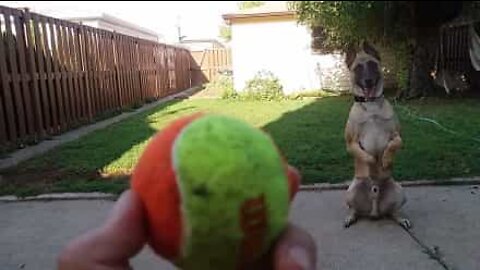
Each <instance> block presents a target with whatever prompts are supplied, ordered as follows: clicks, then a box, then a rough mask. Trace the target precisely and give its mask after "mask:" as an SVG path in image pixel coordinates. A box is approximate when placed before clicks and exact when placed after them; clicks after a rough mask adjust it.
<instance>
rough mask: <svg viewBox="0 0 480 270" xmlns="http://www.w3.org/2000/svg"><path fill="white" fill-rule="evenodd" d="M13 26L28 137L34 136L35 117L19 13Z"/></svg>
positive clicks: (23, 32) (16, 13)
mask: <svg viewBox="0 0 480 270" xmlns="http://www.w3.org/2000/svg"><path fill="white" fill-rule="evenodd" d="M13 18H14V24H15V32H16V38H17V42H16V45H17V55H18V66H19V68H20V80H21V86H22V94H23V100H24V104H23V106H24V108H25V117H26V121H27V122H26V127H27V134H29V135H30V136H32V135H35V124H34V122H35V120H34V118H35V116H34V115H33V108H32V97H31V93H30V89H29V86H28V73H27V63H26V59H25V56H26V51H27V48H26V44H25V31H24V28H23V18H22V14H21V12H20V11H16V12H14V17H13Z"/></svg>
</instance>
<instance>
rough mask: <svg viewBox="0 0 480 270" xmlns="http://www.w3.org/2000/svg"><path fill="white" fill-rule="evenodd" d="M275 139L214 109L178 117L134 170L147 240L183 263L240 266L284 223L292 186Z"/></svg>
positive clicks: (293, 178) (295, 181)
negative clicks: (146, 224)
mask: <svg viewBox="0 0 480 270" xmlns="http://www.w3.org/2000/svg"><path fill="white" fill-rule="evenodd" d="M299 183H300V180H299V176H298V174H297V173H295V172H293V171H292V170H291V169H289V166H288V164H287V163H286V162H285V161H284V159H283V158H282V155H281V153H280V152H279V150H278V148H277V147H276V145H275V143H274V142H273V140H272V139H271V138H270V137H269V136H268V135H267V134H266V133H265V132H263V131H261V130H260V129H257V128H255V127H252V126H250V125H249V124H246V123H244V122H243V121H240V120H237V119H234V118H230V117H226V116H221V115H214V114H194V115H190V116H186V117H182V118H179V119H177V120H175V121H174V122H172V123H171V124H170V125H168V126H167V127H166V128H165V129H163V130H162V131H161V132H159V133H158V134H156V135H155V137H154V138H153V139H152V140H151V141H150V142H149V144H148V145H147V147H146V149H145V151H144V152H143V154H142V156H141V158H140V160H139V161H138V164H137V165H136V168H135V170H134V173H133V176H132V189H133V190H134V191H135V192H136V193H138V194H139V196H140V198H141V200H142V202H143V204H144V206H145V209H146V213H147V222H148V231H149V244H150V246H151V247H152V248H153V250H154V251H155V252H156V253H157V254H159V255H160V256H162V257H164V258H166V259H168V260H170V261H171V262H173V263H174V264H176V265H177V266H178V267H180V268H182V269H199V270H207V269H208V270H214V269H222V270H228V269H239V268H238V267H239V266H240V265H241V264H242V262H250V261H253V260H255V259H257V258H259V256H261V255H263V254H265V252H267V250H268V249H269V248H270V247H271V245H272V243H273V242H274V241H275V240H276V239H277V238H278V237H279V235H280V233H282V232H283V230H284V229H285V227H286V225H287V219H288V210H289V205H290V201H291V199H292V198H293V196H294V195H295V193H296V191H297V190H298V186H299Z"/></svg>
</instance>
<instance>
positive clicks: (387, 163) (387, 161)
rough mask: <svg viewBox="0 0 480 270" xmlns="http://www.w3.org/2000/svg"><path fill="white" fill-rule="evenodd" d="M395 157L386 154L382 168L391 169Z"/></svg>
mask: <svg viewBox="0 0 480 270" xmlns="http://www.w3.org/2000/svg"><path fill="white" fill-rule="evenodd" d="M392 163H393V157H392V155H390V154H387V153H384V154H383V157H382V167H383V169H385V170H386V169H390V168H391V167H392Z"/></svg>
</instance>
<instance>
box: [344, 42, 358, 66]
mask: <svg viewBox="0 0 480 270" xmlns="http://www.w3.org/2000/svg"><path fill="white" fill-rule="evenodd" d="M355 57H357V46H355V45H354V44H350V45H349V46H348V47H347V50H346V51H345V64H347V67H348V69H350V67H351V66H352V64H353V61H355Z"/></svg>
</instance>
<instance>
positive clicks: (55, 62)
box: [47, 18, 67, 131]
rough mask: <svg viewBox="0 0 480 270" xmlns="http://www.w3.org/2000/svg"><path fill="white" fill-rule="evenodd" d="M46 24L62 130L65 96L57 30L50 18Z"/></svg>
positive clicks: (61, 128) (64, 126)
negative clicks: (61, 80) (48, 31)
mask: <svg viewBox="0 0 480 270" xmlns="http://www.w3.org/2000/svg"><path fill="white" fill-rule="evenodd" d="M47 22H48V26H49V29H50V33H51V36H50V40H51V44H52V47H51V50H52V62H53V79H54V84H55V89H56V97H57V101H58V114H59V118H58V119H59V123H60V130H61V131H64V130H66V129H67V121H66V115H67V114H66V112H65V104H64V101H65V98H64V96H63V93H62V84H61V82H60V76H61V75H60V68H59V63H60V61H59V57H58V32H57V28H56V26H55V25H56V24H55V21H54V20H53V19H52V18H48V19H47Z"/></svg>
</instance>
